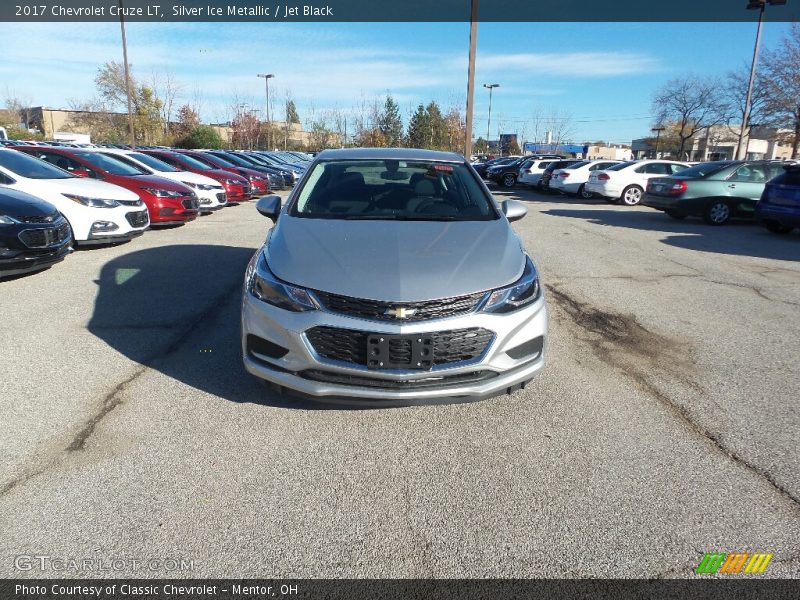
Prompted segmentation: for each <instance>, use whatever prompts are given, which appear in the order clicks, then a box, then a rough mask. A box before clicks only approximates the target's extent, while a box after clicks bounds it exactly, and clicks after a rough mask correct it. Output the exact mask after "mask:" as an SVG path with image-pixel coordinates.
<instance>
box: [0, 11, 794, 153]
mask: <svg viewBox="0 0 800 600" xmlns="http://www.w3.org/2000/svg"><path fill="white" fill-rule="evenodd" d="M788 30H789V26H788V25H787V24H782V23H765V25H764V33H763V38H762V48H763V47H774V46H776V45H777V43H778V42H779V41H780V39H781V38H782V37H783V35H785V34H786V33H787V32H788ZM755 32H756V25H755V23H754V22H753V23H656V24H652V23H481V24H480V25H479V28H478V47H477V60H476V79H475V81H476V90H475V125H474V132H475V137H478V136H484V137H485V136H486V129H487V117H488V105H489V102H488V101H489V94H488V90H486V89H484V88H483V86H482V84H484V83H497V84H500V87H499V88H497V89H495V90H494V92H493V97H492V124H491V137H492V138H495V137H496V135H497V132H498V130H499V131H500V132H501V133H517V134H518V135H519V136H520V137H521V139H522V140H531V139H532V138H533V131H534V129H535V127H534V118H535V115H537V114H538V115H543V116H545V117H546V116H547V115H550V114H554V113H557V114H560V115H565V116H568V117H569V118H570V119H571V121H572V123H573V125H572V136H571V137H572V140H570V141H575V142H584V141H595V140H605V141H607V142H612V143H630V141H631V140H632V139H634V138H638V137H644V136H647V135H649V130H650V127H651V126H652V125H653V117H652V106H651V97H652V94H653V92H654V91H655V90H656V89H657V88H658V87H659V86H661V85H663V84H664V83H665V82H666V81H668V80H669V79H671V78H673V77H679V76H682V75H686V74H688V73H694V74H697V75H700V76H707V77H713V76H717V75H724V74H725V73H726V72H727V71H729V70H731V69H735V68H748V67H749V64H750V60H751V58H752V52H753V44H754V41H755ZM0 39H2V40H3V60H2V62H0V81H2V83H3V85H2V87H0V93H2V94H3V96H4V97H8V96H9V95H11V96H16V97H19V98H20V99H25V100H29V101H30V103H31V105H32V106H40V105H43V106H46V107H50V108H69V107H70V106H72V105H74V103H75V102H79V101H81V100H87V99H89V98H91V97H92V96H93V95H94V94H95V91H94V83H93V79H94V76H95V74H96V72H97V69H98V67H99V66H101V65H102V64H103V63H105V62H106V61H111V60H116V61H119V62H122V50H121V43H120V29H119V24H118V23H91V24H89V23H79V24H76V23H61V24H55V23H23V24H11V23H2V24H0ZM127 40H128V58H129V62H130V63H131V65H132V69H133V73H134V76H136V77H138V78H140V79H147V78H150V77H151V76H152V75H153V73H161V74H164V73H167V72H169V73H171V74H172V76H173V77H174V78H175V80H176V81H177V82H178V83H179V85H180V87H181V89H180V92H179V96H178V104H179V105H180V104H182V103H184V102H193V101H197V100H198V99H199V106H200V108H201V117H202V119H203V120H204V121H205V122H225V121H228V120H230V118H231V117H232V116H233V112H234V110H235V107H236V106H238V105H241V104H246V105H248V106H249V107H252V108H253V109H260V110H261V111H262V112H261V113H260V116H261V117H262V118H263V116H264V114H263V109H264V107H265V90H264V80H263V79H259V78H257V77H256V74H257V73H264V72H268V73H274V74H275V78H274V79H271V80H270V95H271V97H272V99H273V104H274V105H275V109H274V111H273V113H274V114H273V115H272V118H273V119H280V118H282V116H283V99H284V98H285V97H286V94H287V93H288V94H291V96H292V97H293V98H294V99H295V102H296V104H297V107H298V112H299V114H300V118H301V121H303V122H304V123H306V122H307V121H308V120H309V119H310V118H311V116H312V115H319V114H321V113H323V112H324V111H326V110H329V109H332V108H338V109H340V110H342V111H343V112H345V113H346V114H347V113H350V114H353V113H354V109H355V107H356V106H358V105H359V104H360V103H362V102H364V101H366V102H370V101H372V100H373V99H374V98H375V97H378V96H380V97H383V96H385V95H386V94H387V93H389V94H391V95H392V96H393V97H394V98H395V99H396V100H397V102H398V103H399V105H400V108H401V113H402V115H403V119H404V121H406V122H407V120H408V116H409V114H410V113H411V111H412V110H413V109H414V108H415V107H416V105H417V104H419V103H425V104H427V103H428V102H429V101H431V100H436V101H437V102H439V104H440V105H442V106H443V107H444V108H447V107H449V106H451V105H456V106H459V107H462V108H463V106H464V104H465V102H466V87H467V58H468V46H469V24H468V23H263V24H261V23H213V24H212V23H128V24H127ZM1 99H3V97H0V100H1Z"/></svg>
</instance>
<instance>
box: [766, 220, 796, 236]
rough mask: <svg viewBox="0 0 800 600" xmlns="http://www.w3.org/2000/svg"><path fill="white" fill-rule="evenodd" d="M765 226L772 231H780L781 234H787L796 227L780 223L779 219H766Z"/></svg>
mask: <svg viewBox="0 0 800 600" xmlns="http://www.w3.org/2000/svg"><path fill="white" fill-rule="evenodd" d="M764 227H766V228H767V229H769V230H770V231H771V232H772V233H779V234H781V235H785V234H787V233H790V232H791V231H792V229H794V227H789V226H788V225H783V224H781V223H778V222H777V221H765V222H764Z"/></svg>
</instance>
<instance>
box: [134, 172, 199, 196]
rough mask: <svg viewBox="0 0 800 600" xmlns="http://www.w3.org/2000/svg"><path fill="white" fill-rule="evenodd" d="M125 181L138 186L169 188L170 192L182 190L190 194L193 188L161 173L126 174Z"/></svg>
mask: <svg viewBox="0 0 800 600" xmlns="http://www.w3.org/2000/svg"><path fill="white" fill-rule="evenodd" d="M125 183H126V184H131V185H133V186H136V187H138V188H145V187H150V188H156V189H161V190H169V191H170V192H181V193H182V194H185V195H189V194H191V193H192V190H191V188H188V187H186V186H185V185H183V184H182V183H178V182H177V181H172V180H170V179H167V178H166V177H161V176H160V175H136V176H126V177H125Z"/></svg>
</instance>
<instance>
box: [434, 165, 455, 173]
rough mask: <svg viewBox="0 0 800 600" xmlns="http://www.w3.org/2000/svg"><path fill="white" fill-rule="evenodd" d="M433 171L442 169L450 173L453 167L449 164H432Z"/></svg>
mask: <svg viewBox="0 0 800 600" xmlns="http://www.w3.org/2000/svg"><path fill="white" fill-rule="evenodd" d="M433 169H434V171H444V172H445V173H452V172H453V167H451V166H450V165H433Z"/></svg>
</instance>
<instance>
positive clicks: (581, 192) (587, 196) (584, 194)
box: [578, 184, 594, 200]
mask: <svg viewBox="0 0 800 600" xmlns="http://www.w3.org/2000/svg"><path fill="white" fill-rule="evenodd" d="M578 196H580V197H581V198H583V199H584V200H591V199H592V198H594V192H588V191H586V185H584V184H581V187H579V188H578Z"/></svg>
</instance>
